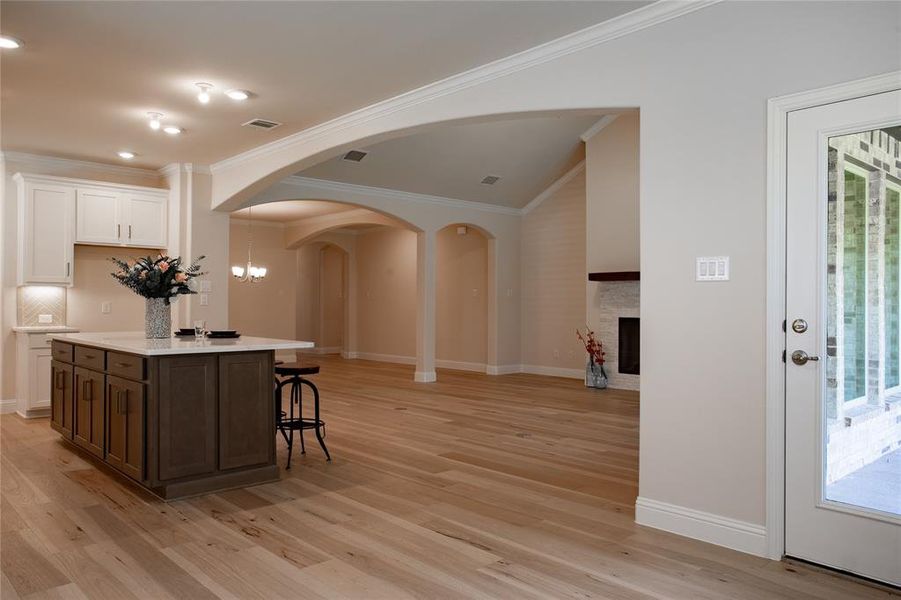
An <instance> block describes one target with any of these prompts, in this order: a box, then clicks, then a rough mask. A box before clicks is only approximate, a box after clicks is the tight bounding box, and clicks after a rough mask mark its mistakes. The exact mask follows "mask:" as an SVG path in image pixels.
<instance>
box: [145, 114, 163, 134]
mask: <svg viewBox="0 0 901 600" xmlns="http://www.w3.org/2000/svg"><path fill="white" fill-rule="evenodd" d="M147 117H148V118H149V119H150V123H149V125H150V128H151V129H153V130H154V131H156V130H157V129H159V128H160V121H161V120H162V118H163V113H158V112H149V113H147Z"/></svg>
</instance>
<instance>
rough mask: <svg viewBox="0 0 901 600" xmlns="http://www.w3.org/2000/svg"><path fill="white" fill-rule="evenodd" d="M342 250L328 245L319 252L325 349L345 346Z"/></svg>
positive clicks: (344, 255)
mask: <svg viewBox="0 0 901 600" xmlns="http://www.w3.org/2000/svg"><path fill="white" fill-rule="evenodd" d="M345 257H346V254H345V252H344V251H343V250H341V249H340V248H338V247H336V246H333V245H331V244H327V245H325V246H323V247H322V249H321V250H320V251H319V264H320V265H321V266H320V270H321V272H320V275H319V303H320V309H319V311H320V312H319V314H320V315H321V321H320V334H319V335H320V337H321V338H322V339H321V342H320V344H321V346H322V347H323V348H325V349H330V348H338V349H340V348H342V347H343V346H344V303H345V301H346V298H345V297H344V290H345V286H344V278H345V275H344V260H345Z"/></svg>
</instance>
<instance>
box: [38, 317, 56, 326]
mask: <svg viewBox="0 0 901 600" xmlns="http://www.w3.org/2000/svg"><path fill="white" fill-rule="evenodd" d="M38 323H40V324H42V325H47V324H49V323H53V315H38Z"/></svg>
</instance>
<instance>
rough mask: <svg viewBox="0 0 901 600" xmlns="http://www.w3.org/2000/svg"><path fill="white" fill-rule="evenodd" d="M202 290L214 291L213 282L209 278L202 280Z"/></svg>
mask: <svg viewBox="0 0 901 600" xmlns="http://www.w3.org/2000/svg"><path fill="white" fill-rule="evenodd" d="M200 291H201V292H212V291H213V282H212V281H210V280H209V279H201V280H200Z"/></svg>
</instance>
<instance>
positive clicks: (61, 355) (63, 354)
mask: <svg viewBox="0 0 901 600" xmlns="http://www.w3.org/2000/svg"><path fill="white" fill-rule="evenodd" d="M50 352H51V353H52V354H53V360H58V361H60V362H67V363H70V362H72V344H67V343H65V342H58V341H56V340H53V342H52V343H51V344H50Z"/></svg>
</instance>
